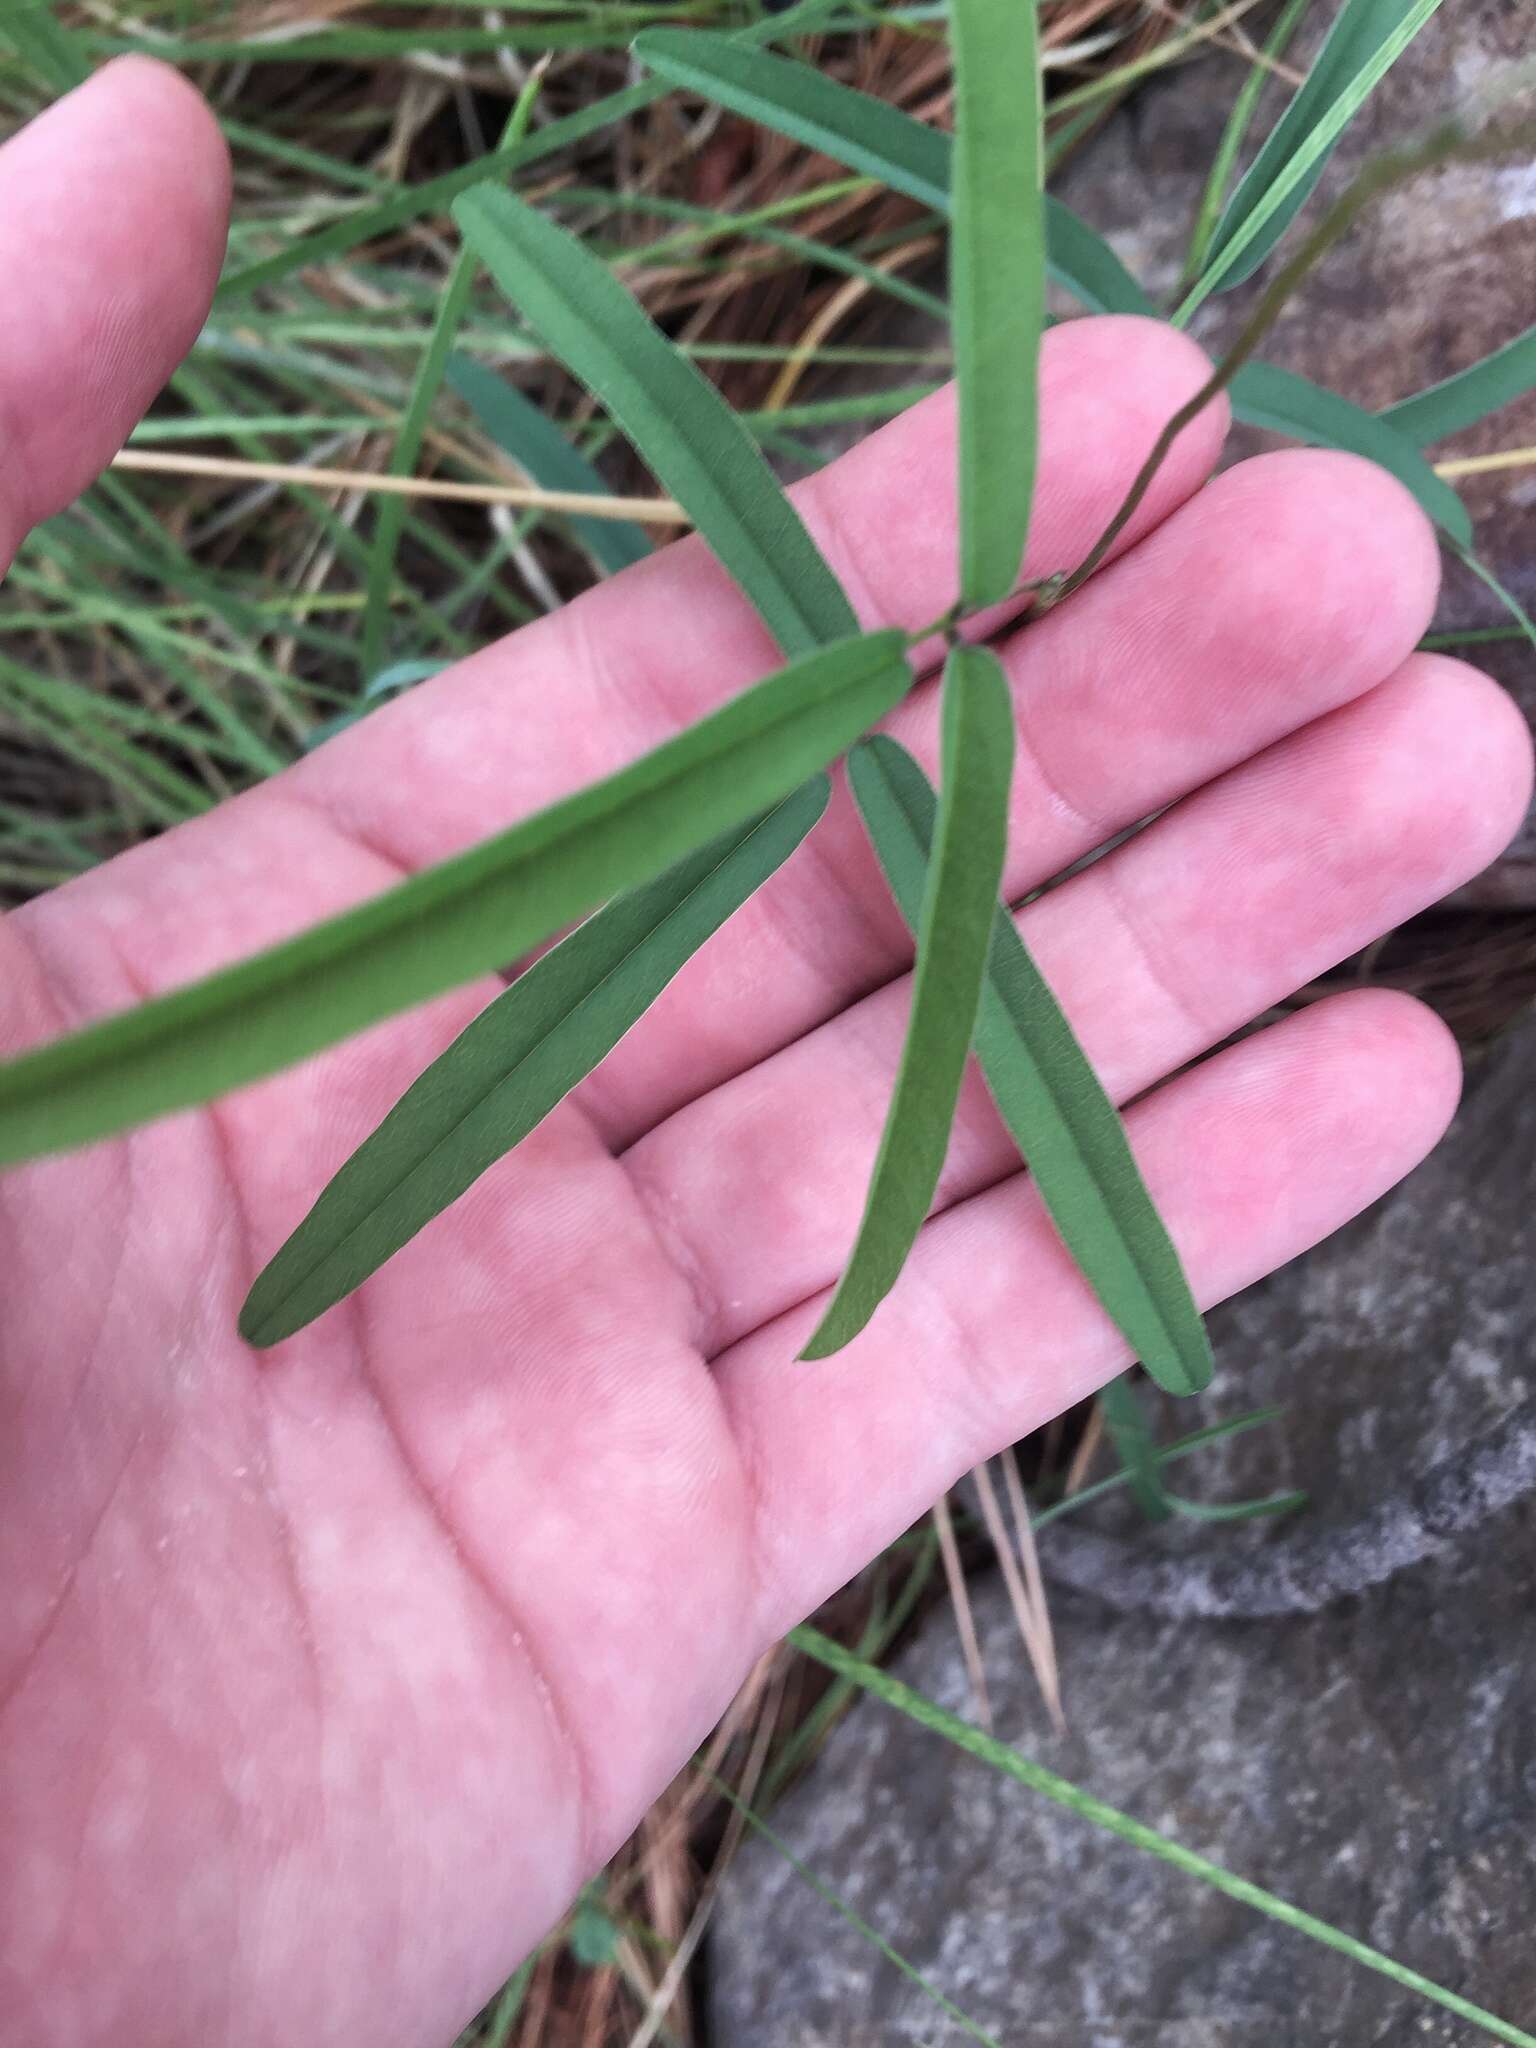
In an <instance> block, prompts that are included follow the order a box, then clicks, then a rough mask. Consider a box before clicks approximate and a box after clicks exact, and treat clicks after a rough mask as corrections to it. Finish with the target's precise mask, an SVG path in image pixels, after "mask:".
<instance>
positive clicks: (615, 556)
mask: <svg viewBox="0 0 1536 2048" xmlns="http://www.w3.org/2000/svg"><path fill="white" fill-rule="evenodd" d="M447 380H448V384H449V386H450V388H451V389H452V390H454V391H456V392H457V393H458V394H459V396H460V398H462V399H463V401H464V403H465V404H466V405H467V406H468V407H469V409H470V411H471V412H472V413H473V414H474V416H475V418H476V419H477V420H478V421H479V423H480V426H481V427H482V429H483V430H484V432H485V433H486V434H488V435H489V436H490V438H491V439H492V440H493V441H494V442H495V443H496V446H497V447H498V448H500V449H502V450H503V451H504V453H506V454H508V455H510V456H511V458H512V460H513V461H514V462H515V463H516V464H517V466H518V468H519V469H524V470H526V471H527V472H528V474H529V476H531V477H532V479H533V481H534V482H535V483H536V484H540V485H542V486H543V488H544V489H545V490H546V491H593V492H597V493H599V494H601V493H604V492H606V491H607V489H608V485H607V483H606V482H605V480H604V479H603V477H602V476H600V475H599V473H598V472H597V470H595V469H594V468H593V467H592V464H591V463H590V462H588V460H587V458H586V457H585V455H583V454H582V453H581V451H580V450H579V449H577V448H573V447H572V445H571V443H570V442H569V441H568V440H567V439H566V438H565V436H564V434H562V433H561V431H560V429H559V428H558V427H557V426H556V425H555V422H554V421H553V420H552V419H550V418H548V417H547V416H546V415H545V414H544V413H542V412H541V411H540V410H539V408H538V407H537V406H536V405H535V404H534V403H533V401H532V400H531V399H529V398H526V397H524V395H523V393H522V392H521V391H519V390H518V388H517V386H516V385H515V384H509V383H508V382H507V380H506V379H505V378H504V377H498V376H497V375H496V373H495V371H494V370H488V369H487V368H486V367H485V365H484V364H483V363H477V362H476V361H475V360H474V359H473V357H471V356H466V355H459V354H457V353H456V354H454V355H451V356H450V357H449V358H448V372H447ZM571 530H572V532H573V533H575V534H576V535H578V537H579V538H580V540H581V544H582V546H583V547H584V548H585V549H586V551H587V553H588V554H589V555H590V556H591V557H592V559H593V561H594V562H596V564H597V566H598V567H599V568H600V569H601V570H602V571H603V572H604V574H605V575H609V576H613V575H617V573H618V571H619V570H620V569H627V568H628V567H629V566H630V564H631V563H632V562H639V561H643V560H644V558H645V557H646V556H647V555H648V554H650V552H651V544H650V542H649V540H647V539H646V536H645V529H644V528H643V527H641V526H637V525H636V524H635V523H634V521H633V520H629V519H582V518H580V517H577V516H573V517H572V519H571Z"/></svg>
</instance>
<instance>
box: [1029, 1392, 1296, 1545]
mask: <svg viewBox="0 0 1536 2048" xmlns="http://www.w3.org/2000/svg"><path fill="white" fill-rule="evenodd" d="M1284 1412H1285V1411H1284V1409H1282V1408H1255V1409H1253V1410H1252V1411H1251V1412H1250V1413H1249V1414H1247V1415H1233V1416H1230V1417H1228V1419H1227V1420H1226V1421H1224V1422H1212V1423H1209V1424H1208V1425H1207V1426H1206V1427H1205V1428H1204V1429H1197V1430H1194V1431H1192V1432H1191V1433H1190V1435H1188V1436H1181V1437H1179V1438H1177V1439H1176V1440H1175V1441H1174V1442H1173V1443H1171V1444H1169V1445H1168V1446H1167V1447H1166V1448H1165V1449H1158V1450H1156V1451H1155V1452H1154V1456H1155V1458H1156V1460H1157V1464H1158V1467H1159V1469H1161V1467H1162V1466H1164V1465H1173V1464H1177V1462H1178V1461H1179V1459H1181V1458H1188V1457H1190V1456H1192V1455H1193V1454H1194V1452H1196V1451H1200V1450H1204V1448H1205V1446H1206V1445H1207V1444H1214V1443H1219V1442H1220V1441H1221V1439H1222V1438H1223V1437H1229V1436H1242V1435H1243V1434H1244V1433H1245V1432H1246V1431H1248V1430H1250V1429H1262V1428H1263V1427H1264V1425H1265V1424H1266V1423H1270V1422H1274V1421H1275V1420H1276V1419H1277V1418H1278V1417H1279V1416H1281V1415H1283V1414H1284ZM1128 1483H1129V1474H1128V1473H1126V1472H1125V1471H1124V1470H1123V1469H1122V1470H1121V1471H1118V1472H1111V1473H1110V1475H1109V1477H1108V1478H1107V1479H1096V1480H1094V1482H1093V1484H1092V1485H1091V1486H1080V1487H1079V1488H1078V1490H1077V1492H1076V1493H1069V1494H1067V1495H1066V1496H1065V1497H1064V1498H1063V1499H1061V1500H1058V1501H1053V1502H1052V1504H1051V1505H1050V1507H1048V1508H1041V1509H1040V1510H1039V1511H1038V1512H1037V1513H1036V1514H1035V1515H1033V1516H1032V1517H1031V1521H1032V1525H1033V1527H1034V1530H1035V1533H1036V1534H1037V1535H1038V1534H1039V1532H1040V1531H1041V1530H1042V1529H1044V1528H1045V1527H1047V1526H1048V1524H1050V1523H1051V1522H1057V1521H1060V1519H1061V1517H1062V1516H1063V1515H1075V1514H1076V1513H1077V1511H1078V1510H1079V1509H1080V1508H1085V1507H1087V1506H1088V1504H1089V1502H1090V1501H1095V1500H1102V1499H1103V1498H1104V1496H1105V1495H1106V1494H1109V1493H1116V1492H1118V1491H1119V1490H1120V1488H1121V1487H1123V1486H1125V1485H1127V1484H1128ZM1170 1497H1171V1496H1170Z"/></svg>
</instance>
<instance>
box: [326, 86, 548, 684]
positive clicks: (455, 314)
mask: <svg viewBox="0 0 1536 2048" xmlns="http://www.w3.org/2000/svg"><path fill="white" fill-rule="evenodd" d="M541 82H542V74H541V73H540V72H539V71H538V70H535V71H533V72H531V73H530V74H529V77H528V79H527V81H526V83H525V84H524V86H523V88H522V90H521V92H519V94H518V96H517V99H516V101H515V102H514V104H513V107H512V111H511V113H510V114H509V115H508V116H507V122H506V126H505V128H504V129H503V130H502V134H501V139H500V141H499V143H498V144H497V148H498V149H499V150H505V149H512V148H515V147H516V145H517V144H518V143H519V142H520V141H521V140H522V138H523V136H524V135H525V134H526V133H527V130H528V123H529V121H530V119H531V118H532V115H533V104H534V101H535V100H536V99H537V97H538V93H539V86H540V84H541ZM474 286H475V258H474V255H473V253H472V252H471V251H470V250H468V249H461V250H460V251H459V253H458V255H457V256H455V258H454V260H453V263H452V265H451V267H450V269H449V272H448V277H447V281H446V282H445V283H444V285H443V289H442V292H441V294H440V296H439V298H438V302H437V311H436V313H435V314H434V315H433V320H432V330H431V333H430V334H429V335H428V336H427V345H426V347H425V348H424V349H423V350H422V354H421V361H420V363H419V364H418V365H417V368H416V378H415V382H414V383H413V384H412V386H411V395H410V398H409V400H408V401H407V404H406V408H405V414H404V417H403V418H402V419H401V421H400V425H399V428H398V430H397V432H396V434H395V441H394V446H393V447H392V448H391V449H390V451H389V471H388V474H389V475H390V476H410V475H411V474H412V473H413V472H414V470H415V468H416V458H417V456H418V455H419V454H420V453H421V444H422V442H423V440H424V439H425V438H426V432H427V421H428V420H429V418H430V417H431V413H432V408H433V406H434V405H435V404H436V403H437V397H438V393H439V392H440V391H441V389H442V385H443V375H444V373H445V371H446V370H447V368H448V361H449V357H450V355H451V354H452V351H453V344H454V341H455V339H456V337H457V335H458V332H459V328H460V327H461V326H462V325H463V322H464V316H465V314H466V313H467V312H468V311H469V301H470V295H471V293H472V292H473V290H474ZM405 522H406V501H405V499H404V498H385V500H384V502H383V503H382V504H381V505H380V506H379V509H378V512H377V514H376V516H375V519H374V527H373V546H372V548H371V549H370V550H369V555H368V580H367V585H366V591H367V595H366V597H365V600H364V606H363V654H362V667H363V674H364V676H365V677H367V676H371V675H374V674H375V673H376V672H377V670H378V668H379V666H380V664H381V663H382V661H383V659H384V635H385V631H386V629H387V627H388V624H389V596H390V587H391V585H392V584H393V582H394V580H395V560H396V557H397V556H398V554H399V552H400V536H401V534H402V533H403V532H404V530H405Z"/></svg>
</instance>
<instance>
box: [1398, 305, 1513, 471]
mask: <svg viewBox="0 0 1536 2048" xmlns="http://www.w3.org/2000/svg"><path fill="white" fill-rule="evenodd" d="M1533 389H1536V327H1528V328H1527V329H1526V330H1525V332H1524V334H1517V335H1516V336H1515V339H1514V340H1513V341H1507V342H1505V344H1504V346H1503V347H1502V348H1500V349H1495V350H1494V352H1493V354H1492V355H1491V356H1484V357H1483V359H1482V361H1481V362H1478V363H1471V364H1469V365H1468V367H1467V368H1466V369H1465V370H1458V371H1457V372H1456V374H1455V376H1454V377H1446V378H1444V379H1443V380H1442V381H1441V382H1440V383H1439V384H1431V385H1430V387H1429V389H1428V390H1427V391H1420V392H1418V393H1417V394H1416V395H1415V396H1414V397H1412V398H1400V399H1399V400H1398V402H1397V404H1396V405H1389V406H1387V407H1386V408H1385V410H1384V411H1383V412H1382V413H1381V415H1380V417H1381V418H1382V419H1383V420H1385V421H1386V422H1387V423H1388V424H1389V425H1390V426H1393V427H1395V428H1396V429H1397V431H1398V433H1400V434H1403V435H1405V436H1406V437H1407V439H1408V440H1410V441H1412V442H1413V443H1414V445H1415V446H1416V447H1419V448H1427V447H1428V446H1429V445H1430V443H1431V442H1434V441H1443V440H1444V439H1445V437H1446V435H1447V434H1459V433H1460V432H1461V431H1462V429H1463V428H1464V427H1475V426H1476V425H1477V423H1478V421H1479V420H1482V419H1486V418H1487V417H1488V415H1489V413H1491V412H1497V411H1498V410H1499V408H1500V406H1504V405H1511V404H1513V402H1514V401H1515V399H1517V398H1524V396H1525V395H1526V393H1527V392H1528V391H1531V390H1533Z"/></svg>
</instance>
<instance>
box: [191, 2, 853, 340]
mask: <svg viewBox="0 0 1536 2048" xmlns="http://www.w3.org/2000/svg"><path fill="white" fill-rule="evenodd" d="M830 5H831V0H799V5H797V6H793V7H789V8H786V9H785V11H784V12H783V13H781V14H770V15H765V16H764V17H763V18H762V19H761V20H760V21H754V22H751V23H749V24H748V26H747V27H746V28H744V29H743V30H742V31H741V40H742V41H743V42H745V43H753V42H777V41H779V40H780V39H781V38H783V37H787V36H792V35H797V34H800V33H801V32H803V31H809V30H810V29H811V28H813V27H814V26H815V25H816V23H817V21H818V20H819V18H820V17H821V16H822V15H823V14H825V13H827V12H829V11H830ZM498 33H499V32H498ZM539 47H540V48H543V47H544V45H543V44H540V45H539ZM665 91H666V86H665V84H664V83H658V82H657V81H655V80H654V79H642V80H641V81H640V82H639V83H638V84H636V85H627V86H624V87H623V88H621V90H620V91H618V92H612V93H608V94H606V95H605V96H604V97H603V98H602V99H600V100H594V101H593V102H592V103H591V105H590V106H585V107H578V108H577V110H576V111H575V113H573V114H566V115H565V116H564V117H563V118H562V119H560V120H558V121H550V122H549V123H547V125H546V126H544V127H542V128H540V129H538V130H536V131H535V133H534V134H532V135H530V136H527V137H526V138H525V139H524V140H523V141H521V142H519V143H517V144H516V146H515V147H514V148H511V149H503V150H494V151H487V153H486V154H485V155H484V156H483V157H478V158H476V159H475V161H474V162H472V163H467V164H457V165H455V166H454V168H453V169H452V170H451V171H444V172H443V173H442V175H441V176H440V177H436V178H427V179H424V180H423V181H422V182H421V183H420V184H416V185H407V186H405V187H403V188H402V189H400V190H398V191H395V192H392V193H391V194H390V196H389V197H388V198H387V199H382V200H380V201H379V202H378V203H377V204H376V205H373V206H362V207H358V208H356V209H355V210H354V211H353V212H351V213H349V214H346V215H344V216H343V218H342V219H340V220H335V221H332V222H331V223H330V224H329V225H328V226H327V227H323V228H319V229H317V230H316V231H315V232H314V233H313V234H308V235H296V236H294V237H293V239H292V240H290V241H289V242H288V243H287V244H286V245H285V246H284V247H283V248H281V249H277V250H274V251H273V253H272V254H271V255H270V256H263V257H262V258H261V259H260V260H259V261H257V262H255V263H248V264H246V265H245V267H244V268H243V269H240V270H235V271H231V272H230V274H229V275H228V276H227V277H225V278H223V279H222V280H221V282H220V284H219V289H218V293H217V295H216V296H217V299H218V300H219V301H221V302H223V301H227V300H230V299H239V298H248V297H249V296H250V295H251V293H252V292H255V291H259V290H262V289H263V288H264V287H266V286H267V285H272V284H276V283H277V282H278V280H279V279H280V278H284V277H289V276H291V275H292V274H293V272H294V271H296V270H308V269H310V268H311V267H312V266H313V265H315V264H317V263H323V262H325V261H326V260H327V259H328V258H329V257H332V256H345V255H346V254H347V253H348V251H349V250H352V249H356V248H359V247H360V246H361V245H362V244H363V243H364V242H372V241H376V240H377V239H378V238H379V237H380V236H381V235H387V234H391V233H393V232H394V230H395V229H396V228H400V227H403V226H404V225H405V224H406V222H407V221H412V220H420V219H421V218H422V217H423V216H424V215H427V214H434V213H441V212H442V211H443V210H444V209H445V208H446V207H447V205H448V203H449V201H450V200H452V199H455V198H457V196H458V195H459V193H461V192H467V191H468V190H469V188H470V186H471V185H478V184H480V183H482V182H483V181H484V180H485V179H487V178H497V177H510V176H511V174H512V173H513V172H514V171H520V170H526V169H527V168H528V166H529V165H530V164H536V163H542V162H543V161H544V159H545V158H546V157H551V156H557V155H558V154H559V153H560V152H561V151H562V150H565V149H571V148H574V147H575V145H576V144H578V143H581V142H585V141H586V139H587V137H588V136H589V135H595V134H596V133H597V132H598V130H599V129H602V128H608V127H611V126H612V125H613V124H614V123H615V122H616V121H627V120H628V119H629V117H630V115H631V114H638V113H642V112H643V111H644V110H645V109H646V108H647V107H652V106H654V105H655V104H656V102H657V100H659V99H660V98H662V96H663V94H664V93H665Z"/></svg>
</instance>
